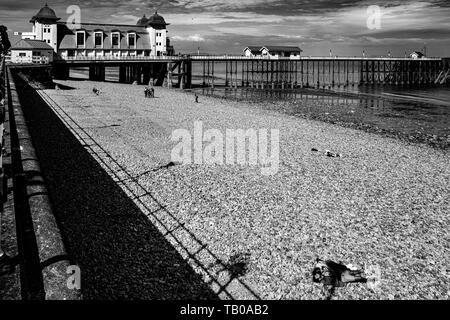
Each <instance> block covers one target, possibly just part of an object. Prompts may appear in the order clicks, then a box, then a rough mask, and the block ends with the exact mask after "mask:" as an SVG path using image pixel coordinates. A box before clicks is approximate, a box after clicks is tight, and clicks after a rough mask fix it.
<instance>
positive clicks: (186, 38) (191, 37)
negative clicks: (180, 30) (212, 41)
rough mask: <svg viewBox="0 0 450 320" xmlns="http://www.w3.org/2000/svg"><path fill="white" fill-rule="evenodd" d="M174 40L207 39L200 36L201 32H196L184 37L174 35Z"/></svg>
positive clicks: (195, 40)
mask: <svg viewBox="0 0 450 320" xmlns="http://www.w3.org/2000/svg"><path fill="white" fill-rule="evenodd" d="M172 39H173V40H178V41H191V42H192V41H194V42H203V41H205V38H203V37H202V36H200V35H199V34H194V35H190V36H187V37H182V36H174V37H172Z"/></svg>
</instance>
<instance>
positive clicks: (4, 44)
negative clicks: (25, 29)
mask: <svg viewBox="0 0 450 320" xmlns="http://www.w3.org/2000/svg"><path fill="white" fill-rule="evenodd" d="M7 30H8V28H6V27H5V26H0V54H3V55H4V54H6V53H7V52H8V50H9V48H11V43H10V42H9V38H8V33H7V32H6V31H7Z"/></svg>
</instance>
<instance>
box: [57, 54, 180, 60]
mask: <svg viewBox="0 0 450 320" xmlns="http://www.w3.org/2000/svg"><path fill="white" fill-rule="evenodd" d="M183 59H186V57H183V56H113V55H107V56H82V55H78V56H62V57H58V59H57V60H66V61H135V60H139V61H145V60H161V61H167V60H183Z"/></svg>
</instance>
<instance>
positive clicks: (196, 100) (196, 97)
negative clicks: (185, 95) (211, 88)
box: [195, 94, 198, 103]
mask: <svg viewBox="0 0 450 320" xmlns="http://www.w3.org/2000/svg"><path fill="white" fill-rule="evenodd" d="M195 103H198V95H197V94H195Z"/></svg>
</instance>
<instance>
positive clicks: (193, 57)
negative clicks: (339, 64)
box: [55, 55, 441, 61]
mask: <svg viewBox="0 0 450 320" xmlns="http://www.w3.org/2000/svg"><path fill="white" fill-rule="evenodd" d="M55 60H56V61H179V60H194V61H195V60H197V61H204V60H255V61H261V60H263V61H270V60H282V61H296V60H297V61H298V60H341V61H348V60H380V61H394V60H395V61H439V60H441V58H437V57H427V58H420V59H413V58H410V57H406V58H405V57H344V56H342V57H339V56H334V57H330V56H298V57H279V56H253V57H248V56H238V55H179V56H114V55H106V56H82V55H79V56H60V57H58V58H57V59H55Z"/></svg>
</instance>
